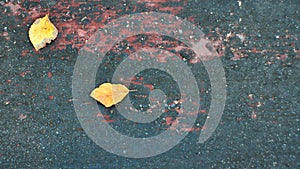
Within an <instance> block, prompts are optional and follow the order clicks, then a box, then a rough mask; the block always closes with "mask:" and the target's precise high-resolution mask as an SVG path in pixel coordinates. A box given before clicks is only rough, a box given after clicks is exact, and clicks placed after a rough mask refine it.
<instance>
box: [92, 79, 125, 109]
mask: <svg viewBox="0 0 300 169" xmlns="http://www.w3.org/2000/svg"><path fill="white" fill-rule="evenodd" d="M128 93H129V90H128V89H127V88H126V87H125V86H124V85H121V84H111V83H103V84H102V85H100V86H99V87H98V88H96V89H94V90H93V91H92V93H91V95H90V96H91V97H92V98H94V99H95V100H97V101H99V102H100V103H102V104H103V105H104V106H105V107H111V106H112V105H115V104H117V103H119V102H120V101H122V100H123V99H124V97H125V96H126V95H127V94H128Z"/></svg>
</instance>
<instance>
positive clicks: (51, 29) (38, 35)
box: [29, 14, 58, 51]
mask: <svg viewBox="0 0 300 169" xmlns="http://www.w3.org/2000/svg"><path fill="white" fill-rule="evenodd" d="M57 34H58V31H57V29H56V27H55V26H54V25H53V24H52V23H51V21H50V20H49V17H48V14H47V15H46V16H45V17H43V18H39V19H37V20H35V21H34V23H33V24H32V25H31V26H30V28H29V39H30V41H31V43H32V45H33V46H34V48H35V50H36V51H38V50H39V49H41V48H43V47H45V46H46V44H47V43H50V42H51V40H54V39H55V38H56V37H57Z"/></svg>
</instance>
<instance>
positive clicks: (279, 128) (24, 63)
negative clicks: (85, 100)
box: [0, 0, 300, 168]
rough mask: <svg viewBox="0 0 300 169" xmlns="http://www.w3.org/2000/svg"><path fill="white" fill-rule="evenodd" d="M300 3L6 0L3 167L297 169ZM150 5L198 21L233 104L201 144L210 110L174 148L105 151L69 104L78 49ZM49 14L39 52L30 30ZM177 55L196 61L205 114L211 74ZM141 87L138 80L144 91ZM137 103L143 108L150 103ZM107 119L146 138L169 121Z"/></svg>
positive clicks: (2, 14)
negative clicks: (139, 153)
mask: <svg viewBox="0 0 300 169" xmlns="http://www.w3.org/2000/svg"><path fill="white" fill-rule="evenodd" d="M299 7H300V2H299V1H296V0H295V1H292V0H290V1H281V2H280V1H265V2H261V1H259V0H254V1H228V2H225V1H224V2H221V1H220V2H219V1H195V0H193V1H185V0H183V1H177V0H171V1H165V0H161V1H152V2H147V1H144V0H134V1H122V2H116V3H114V2H112V1H101V2H95V1H94V2H77V1H75V2H66V1H48V2H46V1H42V2H29V1H18V2H7V1H0V20H1V22H0V25H1V27H0V60H1V61H0V68H1V69H0V77H1V78H0V114H1V118H0V119H1V120H0V122H1V133H0V136H1V139H0V166H1V168H299V167H300V163H299V156H300V153H299V150H300V145H299V131H300V128H299V111H300V106H299V102H300V101H299V98H300V92H299V82H300V74H299V70H300V69H299V68H300V64H299V59H300V44H299V38H300V30H299V27H300V22H299V21H300V14H299ZM145 11H156V12H167V13H170V14H173V15H177V16H179V17H181V18H185V19H187V20H188V21H190V22H192V23H193V24H195V25H197V26H198V27H199V28H201V30H202V31H203V32H204V33H205V34H206V37H207V38H208V39H209V40H211V41H212V44H213V46H214V48H215V49H216V51H217V52H218V55H219V57H220V59H221V60H222V62H223V65H224V69H225V72H226V78H227V101H226V106H225V110H224V113H223V116H222V119H221V122H220V124H219V126H218V128H217V130H216V131H215V132H214V134H213V135H212V137H210V139H209V140H207V141H206V142H205V143H203V144H198V143H197V139H198V137H199V134H200V132H201V127H199V126H198V124H199V125H200V126H202V125H203V123H204V120H205V119H204V118H205V117H206V114H205V113H199V115H198V119H197V121H196V123H195V128H194V129H195V130H193V131H191V132H190V134H189V135H188V136H187V137H186V138H185V139H183V140H182V142H181V143H180V144H178V145H177V146H175V147H174V148H173V149H171V150H170V151H168V152H166V153H163V154H160V155H158V156H154V157H150V158H145V159H132V158H125V157H121V156H117V155H114V154H111V153H108V152H106V151H105V150H103V149H102V148H101V147H99V146H97V145H96V144H95V143H94V142H93V141H92V140H91V139H90V138H89V137H88V136H87V135H86V133H85V132H84V130H83V129H82V127H81V125H80V123H79V121H78V119H77V116H76V113H75V111H74V107H73V101H74V100H73V98H72V74H73V69H74V65H75V62H76V59H77V57H78V51H79V50H80V49H81V48H82V47H83V46H84V44H85V40H87V39H88V38H89V37H90V36H91V35H92V34H93V33H94V32H95V31H96V30H97V29H98V28H100V27H103V26H104V25H105V24H107V23H109V22H110V21H112V20H114V19H116V18H118V17H121V16H123V15H125V14H132V13H139V12H145ZM46 13H50V19H51V21H52V22H53V23H54V24H55V25H56V26H57V28H58V31H59V36H58V38H57V39H56V40H55V41H54V42H53V43H51V44H50V45H48V46H47V47H46V48H44V49H42V50H41V51H39V52H35V51H34V48H33V47H32V46H31V44H30V42H29V39H28V36H27V32H28V28H29V26H30V24H31V23H32V22H33V21H34V20H35V19H36V18H38V17H41V16H43V15H45V14H46ZM141 39H146V41H142V40H141ZM124 42H126V43H128V44H130V46H131V47H132V48H130V49H136V48H138V47H140V46H146V45H150V46H151V45H152V46H156V45H157V46H161V47H165V48H166V49H169V50H173V51H174V50H175V49H178V48H176V46H182V44H181V43H180V42H178V41H176V40H174V39H172V38H165V37H160V36H151V35H147V36H145V37H141V36H135V37H132V38H127V39H126V41H124ZM166 42H168V43H171V44H172V45H170V46H168V43H166ZM123 47H124V46H122V43H121V45H119V46H118V47H115V48H114V49H113V50H112V51H111V53H110V54H111V55H112V56H114V58H115V62H111V63H110V64H107V65H103V66H102V67H100V68H99V71H98V74H97V77H98V78H97V83H102V82H104V81H107V78H109V77H111V71H112V70H114V69H115V66H116V65H114V64H113V63H117V62H118V58H120V57H123V56H124V55H126V54H128V53H129V52H130V51H128V50H126V48H125V49H124V48H123ZM118 51H121V52H118ZM131 52H132V51H131ZM176 52H177V53H176V54H178V56H182V57H183V58H185V59H186V60H187V62H188V63H189V64H190V66H191V67H192V68H193V70H194V73H195V77H196V79H197V80H198V83H199V86H200V90H201V91H202V92H201V93H200V97H201V98H202V99H203V101H204V104H203V105H202V107H201V110H202V112H206V111H207V109H208V106H209V101H210V95H209V90H210V85H209V79H208V78H207V74H205V73H203V70H204V69H203V66H202V64H201V63H193V62H192V61H191V60H190V57H191V55H192V52H191V51H190V50H186V49H183V50H178V51H177V50H176ZM189 61H190V62H189ZM153 76H155V73H150V74H149V75H148V77H147V78H146V80H147V81H148V82H147V84H148V83H150V82H151V81H153V80H155V79H156V77H153ZM139 80H140V79H137V81H138V82H140V81H139ZM157 83H158V82H157ZM138 84H139V83H134V84H133V85H137V86H136V87H137V88H138V87H140V89H141V90H142V89H145V90H144V91H142V92H147V91H148V90H146V88H147V86H146V87H145V86H144V87H143V86H141V85H138ZM159 85H161V86H162V87H163V85H164V84H159ZM165 85H166V84H165ZM148 87H149V86H148ZM170 92H171V91H170ZM134 100H135V101H136V104H137V105H140V104H143V103H144V102H145V101H146V100H140V99H139V98H135V99H134ZM99 106H100V107H101V105H99ZM102 109H104V108H102ZM103 112H105V110H103ZM107 120H110V121H111V125H112V126H113V127H114V128H115V129H116V130H119V131H120V132H121V133H123V134H127V135H130V136H142V137H144V136H145V135H144V133H142V132H141V131H145V130H147V133H149V134H153V135H155V134H157V132H158V133H159V132H161V131H159V130H157V128H163V127H166V126H165V125H164V124H165V123H166V122H164V120H161V121H159V122H158V123H157V126H155V125H154V124H151V125H149V126H144V128H143V127H142V128H141V129H139V128H138V127H137V128H133V127H136V126H135V125H134V124H131V123H130V122H128V121H124V119H123V118H122V117H121V116H118V115H117V114H116V113H115V114H113V115H110V116H108V119H107ZM152 129H156V130H155V131H153V130H152Z"/></svg>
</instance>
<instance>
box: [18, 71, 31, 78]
mask: <svg viewBox="0 0 300 169" xmlns="http://www.w3.org/2000/svg"><path fill="white" fill-rule="evenodd" d="M30 72H31V71H30V70H25V71H23V72H21V73H20V76H21V77H25V76H26V75H27V74H28V73H30Z"/></svg>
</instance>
